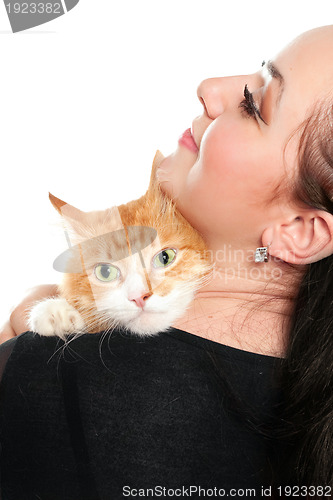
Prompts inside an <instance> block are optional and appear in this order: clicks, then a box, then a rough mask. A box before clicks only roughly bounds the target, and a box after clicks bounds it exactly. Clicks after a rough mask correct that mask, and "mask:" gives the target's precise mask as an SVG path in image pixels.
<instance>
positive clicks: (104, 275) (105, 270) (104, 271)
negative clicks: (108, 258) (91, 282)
mask: <svg viewBox="0 0 333 500" xmlns="http://www.w3.org/2000/svg"><path fill="white" fill-rule="evenodd" d="M119 275H120V271H119V269H118V267H116V266H112V265H111V264H97V266H95V276H96V278H97V279H98V280H99V281H113V280H115V279H117V278H118V277H119Z"/></svg>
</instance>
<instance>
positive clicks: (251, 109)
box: [239, 85, 267, 125]
mask: <svg viewBox="0 0 333 500" xmlns="http://www.w3.org/2000/svg"><path fill="white" fill-rule="evenodd" d="M239 107H240V108H242V110H243V111H245V113H246V114H247V115H248V116H252V117H254V118H255V119H256V120H257V121H258V118H259V119H260V120H261V121H263V122H264V123H265V124H266V125H267V123H266V122H265V120H264V119H263V117H262V116H261V114H260V110H259V108H258V106H257V105H256V103H255V101H254V99H253V94H252V93H251V92H250V91H249V89H248V87H247V85H245V87H244V99H243V100H242V102H241V103H240V105H239Z"/></svg>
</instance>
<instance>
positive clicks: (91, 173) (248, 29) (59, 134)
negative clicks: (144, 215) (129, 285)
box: [0, 0, 333, 323]
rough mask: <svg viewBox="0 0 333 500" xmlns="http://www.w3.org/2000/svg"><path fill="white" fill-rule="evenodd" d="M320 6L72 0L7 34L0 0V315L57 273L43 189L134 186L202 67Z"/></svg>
mask: <svg viewBox="0 0 333 500" xmlns="http://www.w3.org/2000/svg"><path fill="white" fill-rule="evenodd" d="M332 14H333V4H332V0H329V1H328V0H316V1H313V0H310V1H300V0H290V1H288V2H283V1H282V0H280V1H274V2H273V1H270V0H266V1H262V0H254V1H250V2H246V1H242V0H233V1H232V0H164V1H162V0H147V1H145V0H141V1H140V0H117V1H115V0H80V2H79V4H78V5H77V6H76V7H75V8H74V9H73V10H71V11H70V12H69V13H68V14H66V15H64V16H62V17H60V18H58V19H56V20H54V21H51V22H49V23H47V24H45V25H42V26H39V27H37V28H34V29H31V30H28V31H25V32H21V33H16V34H12V33H11V30H10V25H9V21H8V18H7V14H6V11H5V7H4V4H3V3H2V2H1V0H0V65H1V77H0V172H1V181H0V217H1V226H0V237H1V245H0V269H1V274H0V280H1V289H0V290H1V292H0V293H1V297H0V299H1V300H0V323H1V322H2V321H4V320H5V319H6V317H7V315H8V311H9V310H10V307H11V306H12V305H13V304H15V302H16V301H17V300H18V299H19V298H20V296H21V295H22V293H23V292H24V290H25V289H26V288H27V287H30V286H33V285H35V284H38V283H48V282H51V283H52V282H53V283H56V282H59V280H60V279H61V275H59V274H58V273H56V272H55V271H54V270H53V269H52V262H53V260H54V258H55V257H56V256H57V255H58V254H59V253H60V252H61V251H63V250H65V249H66V241H65V238H64V235H63V233H62V231H61V229H60V228H58V227H56V226H55V224H54V221H55V217H54V214H53V212H54V209H53V208H52V207H51V205H50V204H49V201H48V191H51V192H52V193H53V194H55V195H56V196H58V197H59V198H62V199H64V200H65V201H67V202H68V203H71V204H73V205H75V206H77V207H79V208H81V209H83V210H93V209H98V208H101V209H102V208H106V207H108V206H112V205H116V204H119V203H122V202H126V201H129V200H130V199H133V198H137V197H139V196H140V195H141V194H143V193H144V191H145V189H146V187H147V183H148V179H149V173H150V167H151V161H152V159H153V156H154V153H155V150H156V149H157V148H159V149H160V150H161V151H162V152H163V153H164V154H169V153H170V152H172V150H173V149H174V148H175V146H176V143H177V139H178V137H179V135H180V134H181V133H182V132H183V131H184V130H185V129H186V128H188V127H189V126H190V125H191V122H192V120H193V118H194V117H195V116H196V115H198V114H199V113H200V112H201V108H200V104H199V101H198V100H197V98H196V88H197V85H198V84H199V82H200V81H201V80H202V79H204V78H207V77H211V76H223V75H228V74H241V73H248V72H254V71H257V70H258V69H259V68H260V64H261V62H262V60H263V59H267V58H271V57H274V54H275V53H276V52H277V51H279V50H280V49H281V48H282V47H283V46H284V45H285V44H286V43H288V42H289V41H290V40H291V39H293V38H294V37H295V36H297V35H298V34H300V33H301V32H303V31H306V30H308V29H311V28H314V27H317V26H320V25H324V24H330V23H332V22H333V16H332Z"/></svg>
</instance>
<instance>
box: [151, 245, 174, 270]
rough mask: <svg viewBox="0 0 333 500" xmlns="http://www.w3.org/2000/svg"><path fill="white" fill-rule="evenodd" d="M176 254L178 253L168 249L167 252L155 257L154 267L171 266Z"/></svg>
mask: <svg viewBox="0 0 333 500" xmlns="http://www.w3.org/2000/svg"><path fill="white" fill-rule="evenodd" d="M176 254H177V252H176V250H174V249H173V248H166V249H165V250H162V251H161V252H159V253H158V254H157V255H155V257H154V259H153V266H154V267H155V268H161V267H167V266H169V265H170V264H172V262H174V260H175V258H176Z"/></svg>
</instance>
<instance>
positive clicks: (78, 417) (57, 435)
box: [0, 329, 280, 500]
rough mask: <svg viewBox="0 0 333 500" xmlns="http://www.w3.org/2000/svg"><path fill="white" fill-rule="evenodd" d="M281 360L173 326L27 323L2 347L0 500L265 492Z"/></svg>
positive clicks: (269, 476) (271, 469)
mask: <svg viewBox="0 0 333 500" xmlns="http://www.w3.org/2000/svg"><path fill="white" fill-rule="evenodd" d="M7 358H9V359H8V361H7ZM1 359H2V363H1ZM6 361H7V363H6ZM279 362H280V360H279V359H278V358H273V357H270V356H264V355H259V354H254V353H249V352H246V351H241V350H239V349H235V348H232V347H228V346H225V345H221V344H218V343H216V342H212V341H208V340H205V339H203V338H201V337H197V336H195V335H192V334H189V333H187V332H183V331H180V330H177V329H171V330H170V331H168V332H165V333H161V334H159V335H156V336H152V337H147V338H138V337H136V336H133V335H132V334H128V333H126V332H124V331H122V330H117V331H114V332H112V333H111V334H106V333H99V334H86V335H82V336H80V337H78V338H73V336H71V337H69V340H68V342H67V344H64V342H63V341H62V340H60V339H58V338H56V337H49V338H48V337H40V336H38V335H34V334H33V333H31V332H27V333H24V334H22V335H20V336H19V337H17V338H15V339H13V340H11V341H9V342H6V343H5V344H3V345H2V346H1V347H0V372H1V366H2V368H4V367H5V370H4V373H3V377H2V382H1V386H0V403H1V406H0V443H1V448H2V452H1V486H2V489H1V491H2V500H26V499H29V500H30V499H34V500H37V499H38V500H118V499H123V498H134V497H135V496H137V497H138V498H139V497H144V495H145V497H148V498H172V496H173V495H174V498H177V497H178V498H179V497H180V498H187V497H188V498H202V497H203V493H202V492H201V494H199V487H201V488H202V489H206V490H207V489H210V490H212V489H214V488H216V489H217V492H218V490H219V489H222V488H223V489H225V490H226V493H229V490H230V489H231V488H234V489H239V488H242V489H249V488H256V490H257V497H260V492H261V488H262V487H268V486H269V485H270V484H271V482H272V481H273V475H274V473H275V471H276V470H277V467H276V463H275V461H276V459H277V457H278V454H279V452H280V450H278V448H277V444H276V443H274V441H272V439H270V438H269V436H268V435H267V432H266V431H267V429H266V427H269V425H271V423H272V417H274V412H275V405H276V403H277V402H278V400H279V391H278V389H277V387H276V382H275V378H276V372H277V367H278V365H279ZM0 376H1V375H0ZM230 388H231V391H230ZM190 487H192V489H191V490H190ZM148 488H150V489H152V490H150V491H148V492H147V489H148ZM163 488H165V490H163ZM195 488H197V490H195ZM131 490H132V491H131ZM139 490H140V491H139ZM144 490H145V491H144ZM168 490H170V491H169V492H168ZM181 490H182V491H181ZM202 491H203V490H202ZM163 493H164V496H163ZM180 493H181V495H179V494H180ZM231 495H232V496H233V498H241V497H242V498H244V496H245V495H244V493H240V494H239V495H238V494H237V493H236V492H234V491H232V492H231ZM220 496H221V495H220ZM247 496H250V494H248V495H247ZM213 498H218V494H216V496H215V497H214V496H213ZM252 498H253V494H252Z"/></svg>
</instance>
